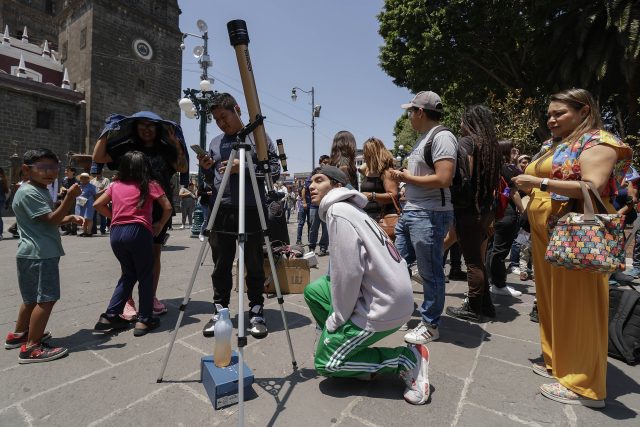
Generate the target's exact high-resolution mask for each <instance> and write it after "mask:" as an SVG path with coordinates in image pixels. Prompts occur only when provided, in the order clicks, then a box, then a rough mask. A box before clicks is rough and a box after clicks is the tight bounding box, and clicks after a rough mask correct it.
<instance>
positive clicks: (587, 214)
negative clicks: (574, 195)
mask: <svg viewBox="0 0 640 427" xmlns="http://www.w3.org/2000/svg"><path fill="white" fill-rule="evenodd" d="M579 182H580V189H581V190H582V198H583V200H584V202H583V208H584V220H585V221H593V220H594V218H595V213H596V212H595V210H594V208H593V201H592V200H591V194H592V195H593V196H594V197H595V199H596V202H597V203H596V204H597V205H598V213H607V207H606V205H605V204H604V202H603V201H602V198H601V197H600V194H599V193H598V189H597V188H596V185H595V184H594V183H593V182H590V181H579Z"/></svg>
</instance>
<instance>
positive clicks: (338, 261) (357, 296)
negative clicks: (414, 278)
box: [319, 188, 413, 332]
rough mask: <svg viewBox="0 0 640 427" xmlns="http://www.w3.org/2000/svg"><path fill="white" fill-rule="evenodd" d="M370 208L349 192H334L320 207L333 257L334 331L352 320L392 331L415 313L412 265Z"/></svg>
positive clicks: (358, 195) (331, 325) (330, 327)
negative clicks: (367, 210) (409, 268)
mask: <svg viewBox="0 0 640 427" xmlns="http://www.w3.org/2000/svg"><path fill="white" fill-rule="evenodd" d="M366 204H367V199H366V197H364V196H363V195H362V194H361V193H359V192H358V191H356V190H349V189H347V188H335V189H333V190H331V191H329V193H328V194H327V195H326V196H325V197H324V198H323V199H322V201H321V202H320V209H319V214H320V219H321V220H322V221H324V222H326V223H327V230H328V232H329V253H330V256H331V299H332V305H333V313H331V315H330V316H329V317H328V318H327V323H326V327H327V329H328V330H329V331H330V332H333V331H335V330H336V329H337V328H338V327H340V326H341V325H343V324H344V323H346V322H347V321H348V320H351V321H352V322H353V323H354V324H355V325H356V326H358V327H359V328H362V329H365V330H367V331H373V332H382V331H388V330H390V329H393V328H398V327H400V326H401V325H402V324H404V323H405V322H407V321H408V320H409V318H410V317H411V313H413V289H412V288H411V279H410V278H409V272H408V270H407V263H406V262H405V260H404V259H403V258H402V257H401V256H400V254H399V253H398V250H397V249H396V247H395V246H394V245H393V243H392V242H391V240H390V239H389V237H388V236H387V235H386V233H385V232H384V231H382V229H380V227H378V225H377V224H376V222H375V221H374V220H372V219H371V218H370V217H369V216H368V215H367V214H366V213H365V212H364V211H363V210H362V208H363V207H364V206H365V205H366Z"/></svg>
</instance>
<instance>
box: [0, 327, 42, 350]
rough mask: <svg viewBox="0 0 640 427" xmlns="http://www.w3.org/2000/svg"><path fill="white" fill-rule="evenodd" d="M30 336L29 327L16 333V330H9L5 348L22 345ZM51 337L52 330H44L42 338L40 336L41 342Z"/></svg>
mask: <svg viewBox="0 0 640 427" xmlns="http://www.w3.org/2000/svg"><path fill="white" fill-rule="evenodd" d="M28 337H29V330H28V329H27V330H26V331H25V332H23V333H21V334H16V333H15V332H9V333H8V334H7V338H6V339H5V341H4V348H6V349H7V350H10V349H12V348H18V347H21V346H22V344H26V343H27V338H28ZM50 338H51V332H49V331H44V334H42V338H40V342H45V341H47V340H48V339H50Z"/></svg>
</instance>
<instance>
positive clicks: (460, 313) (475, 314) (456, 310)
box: [446, 298, 483, 323]
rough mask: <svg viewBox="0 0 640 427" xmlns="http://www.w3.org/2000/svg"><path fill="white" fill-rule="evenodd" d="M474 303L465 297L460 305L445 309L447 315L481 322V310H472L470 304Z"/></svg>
mask: <svg viewBox="0 0 640 427" xmlns="http://www.w3.org/2000/svg"><path fill="white" fill-rule="evenodd" d="M478 302H479V301H478ZM474 304H475V303H474V302H473V303H472V302H471V301H470V300H469V298H467V299H465V300H464V301H463V302H462V305H461V306H460V307H447V310H446V311H447V314H448V315H449V316H452V317H456V318H458V319H463V320H468V321H470V322H477V323H482V322H483V319H482V311H481V310H474V309H473V308H472V305H474Z"/></svg>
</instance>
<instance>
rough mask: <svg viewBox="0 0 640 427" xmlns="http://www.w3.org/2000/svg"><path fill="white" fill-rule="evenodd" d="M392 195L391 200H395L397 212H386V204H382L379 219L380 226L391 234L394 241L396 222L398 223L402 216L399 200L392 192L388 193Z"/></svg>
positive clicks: (390, 236)
mask: <svg viewBox="0 0 640 427" xmlns="http://www.w3.org/2000/svg"><path fill="white" fill-rule="evenodd" d="M387 194H388V195H389V196H391V201H393V206H394V207H395V208H396V213H390V214H386V215H385V213H384V210H385V206H384V205H382V209H381V210H380V219H379V220H378V225H379V226H380V228H382V229H383V230H384V232H385V233H387V235H388V236H389V238H390V239H391V241H394V240H395V238H396V231H395V230H396V224H397V223H398V219H399V218H400V207H399V206H398V202H397V201H396V198H395V197H394V196H393V194H391V193H387Z"/></svg>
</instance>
